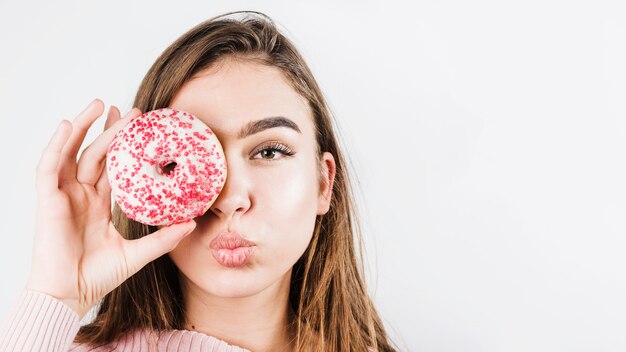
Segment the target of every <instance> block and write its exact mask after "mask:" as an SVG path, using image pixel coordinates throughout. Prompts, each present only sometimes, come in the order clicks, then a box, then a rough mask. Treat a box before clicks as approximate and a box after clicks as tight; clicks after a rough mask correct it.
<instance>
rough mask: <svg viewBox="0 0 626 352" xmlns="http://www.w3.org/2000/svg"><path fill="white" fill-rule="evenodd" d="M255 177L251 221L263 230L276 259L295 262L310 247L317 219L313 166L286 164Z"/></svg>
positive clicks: (315, 184) (252, 191)
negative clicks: (253, 205)
mask: <svg viewBox="0 0 626 352" xmlns="http://www.w3.org/2000/svg"><path fill="white" fill-rule="evenodd" d="M311 164H312V165H313V166H309V165H311ZM256 173H257V174H256V175H255V177H254V178H253V179H254V180H255V182H254V184H253V185H252V188H251V195H252V197H254V200H253V202H254V204H255V209H254V210H253V212H252V214H250V215H251V216H252V217H253V218H254V220H252V221H253V222H254V223H255V224H260V225H261V226H262V228H264V231H263V232H264V233H263V235H265V236H267V238H266V239H267V241H269V242H271V247H272V248H273V249H274V250H276V253H275V254H276V256H277V257H276V259H280V260H285V261H290V260H291V259H293V257H294V256H296V258H295V259H294V261H295V260H297V258H299V255H300V254H301V252H303V251H304V250H305V249H306V246H307V245H308V243H309V240H310V238H311V235H312V232H313V226H314V224H315V218H316V215H317V213H316V212H317V201H318V199H317V191H318V189H317V176H316V175H317V174H316V169H315V167H314V163H312V162H311V163H307V164H306V165H305V164H304V163H295V162H294V163H291V164H289V163H288V162H286V163H284V164H283V165H280V166H278V167H272V168H268V169H265V170H258V171H257V172H256ZM299 252H300V253H299Z"/></svg>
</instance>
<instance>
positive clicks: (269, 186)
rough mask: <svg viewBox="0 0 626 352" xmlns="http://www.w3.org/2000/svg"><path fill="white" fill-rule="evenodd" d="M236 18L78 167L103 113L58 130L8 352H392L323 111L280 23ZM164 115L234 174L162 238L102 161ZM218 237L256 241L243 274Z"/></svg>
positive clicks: (189, 55)
mask: <svg viewBox="0 0 626 352" xmlns="http://www.w3.org/2000/svg"><path fill="white" fill-rule="evenodd" d="M234 14H238V13H229V14H226V15H222V16H218V17H215V18H212V19H210V20H208V21H206V22H204V23H201V24H200V25H198V26H196V27H195V28H192V29H191V30H190V31H188V32H187V33H185V34H184V35H183V36H182V37H180V38H179V39H178V40H176V41H175V42H174V43H173V44H172V45H171V46H170V47H169V48H167V49H166V50H165V52H164V53H163V54H162V55H161V56H160V57H159V58H158V59H157V61H156V62H155V63H154V65H153V66H152V67H151V68H150V70H149V71H148V73H147V75H146V76H145V78H144V80H143V82H142V83H141V86H140V87H139V90H138V92H137V95H136V97H135V101H134V106H135V108H133V109H132V110H131V111H130V112H129V113H128V114H127V115H126V116H125V118H120V113H119V111H118V110H117V108H112V109H111V110H109V114H108V118H107V121H106V123H105V131H104V133H102V134H101V135H100V136H99V137H98V138H97V139H96V140H95V141H94V142H93V143H92V144H91V145H89V147H88V148H86V149H85V150H84V151H83V152H82V154H81V155H80V158H78V161H77V153H78V151H79V148H80V146H81V144H82V142H83V140H84V138H85V135H86V133H87V131H88V129H89V128H90V126H91V125H92V124H93V123H94V121H95V120H96V119H97V118H98V117H100V116H101V115H102V114H103V112H104V103H103V102H102V101H101V100H99V99H96V100H94V102H92V103H91V104H90V105H89V106H88V107H87V108H86V109H85V110H83V111H82V112H81V113H80V114H79V115H78V116H77V117H76V118H75V119H74V121H73V122H71V123H70V122H69V121H65V120H64V121H63V122H61V124H60V125H59V127H58V129H57V131H56V132H55V133H54V135H53V136H52V138H51V139H50V142H49V144H48V146H47V147H46V148H45V150H44V151H43V154H42V156H41V159H40V161H39V164H38V166H37V213H36V234H35V243H34V249H33V260H32V271H31V275H30V277H29V280H28V283H27V285H26V287H25V288H24V290H23V292H22V294H21V296H20V297H19V300H18V302H16V304H15V305H14V307H13V309H12V311H11V313H10V315H9V316H8V319H6V321H5V324H4V325H3V328H2V329H1V330H0V349H1V350H9V351H10V350H33V351H34V350H36V351H48V350H49V351H65V350H68V349H71V350H73V351H91V350H93V349H94V348H96V349H95V350H102V351H105V350H120V351H122V350H132V351H144V350H145V351H148V350H159V351H182V350H185V351H189V350H192V351H244V350H251V351H368V350H370V351H394V350H395V348H396V347H392V342H391V341H390V340H389V338H388V336H387V334H386V332H385V329H384V326H383V323H382V321H381V318H380V317H379V315H378V313H377V311H376V308H375V306H374V304H373V303H372V300H371V299H370V297H369V294H368V291H367V288H366V285H365V282H364V279H363V265H362V262H360V261H359V260H358V258H362V250H361V248H362V239H361V232H360V227H359V222H358V219H357V215H356V212H355V202H354V199H353V195H352V191H351V188H350V184H349V177H348V174H347V170H346V164H345V161H344V157H343V153H342V151H341V150H340V149H339V145H338V143H337V139H336V136H335V132H334V130H333V125H332V116H331V114H330V111H329V109H328V107H327V105H326V103H325V101H324V97H323V95H322V93H321V91H320V89H319V87H318V85H317V83H316V81H315V79H314V77H313V75H312V73H311V71H310V70H309V68H308V66H307V65H306V63H305V61H304V59H303V58H302V57H301V55H300V54H299V53H298V51H297V50H296V48H295V47H294V45H293V44H292V43H291V42H290V41H289V40H288V39H287V38H286V37H285V36H284V35H282V34H281V33H280V32H279V31H278V30H277V28H276V27H275V26H274V23H273V21H272V20H271V19H269V18H268V17H267V16H264V15H263V16H258V15H262V14H260V13H247V16H243V17H242V18H239V19H236V18H235V17H234V16H232V15H234ZM163 107H171V108H176V109H180V110H183V111H186V112H189V113H191V114H193V115H195V116H196V117H198V118H199V119H201V120H202V121H203V122H204V123H206V124H207V126H209V127H210V128H211V129H212V131H213V132H214V133H215V135H216V136H217V138H218V139H219V140H220V142H221V144H222V147H223V150H224V154H225V156H226V159H227V161H228V170H227V171H228V172H227V175H228V176H227V178H226V181H225V182H226V183H225V184H224V187H223V189H222V191H221V193H220V195H219V197H218V198H217V199H216V200H215V202H214V203H213V204H212V206H211V208H210V209H209V210H208V211H207V212H206V213H205V214H204V215H202V216H199V217H197V218H195V219H194V220H193V221H190V222H188V223H183V224H174V225H171V226H166V227H154V226H148V225H144V224H141V223H138V222H135V221H132V220H130V219H129V218H128V217H126V215H125V214H124V213H123V212H122V211H121V210H120V208H119V206H118V205H117V204H115V206H114V208H113V210H112V211H111V188H110V185H109V180H108V179H107V173H106V170H105V166H106V165H105V164H106V162H105V155H106V151H107V148H108V146H109V145H110V143H111V141H112V139H113V137H114V135H115V133H117V131H119V130H120V129H121V128H123V127H124V126H125V125H126V124H127V123H128V122H129V121H130V120H131V119H132V118H134V117H136V116H138V115H140V114H141V112H142V111H144V112H145V111H150V110H154V109H159V108H163ZM222 233H227V234H238V235H240V236H242V237H244V238H246V239H248V240H250V241H253V242H254V244H255V251H254V252H253V254H252V256H251V257H250V258H249V260H248V261H247V262H246V263H245V265H240V266H235V267H233V266H227V265H224V263H220V262H219V261H218V260H216V258H214V257H213V256H212V255H211V252H210V248H209V243H210V242H211V240H213V239H214V238H215V237H216V236H218V235H219V234H222ZM355 239H356V242H357V243H358V245H359V247H358V250H359V254H360V256H359V257H357V254H356V249H355ZM95 305H98V307H97V315H96V316H95V318H94V320H93V321H92V322H91V323H89V324H87V325H84V326H82V327H81V326H80V319H81V318H82V317H83V316H84V315H85V314H86V313H87V312H88V311H89V309H90V308H91V307H93V306H95Z"/></svg>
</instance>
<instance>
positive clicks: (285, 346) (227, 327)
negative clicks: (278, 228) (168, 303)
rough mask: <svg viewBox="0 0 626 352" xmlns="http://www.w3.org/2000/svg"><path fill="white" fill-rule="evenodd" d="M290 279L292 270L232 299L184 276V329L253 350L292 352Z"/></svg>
mask: <svg viewBox="0 0 626 352" xmlns="http://www.w3.org/2000/svg"><path fill="white" fill-rule="evenodd" d="M290 279H291V271H289V272H288V273H287V274H286V275H284V276H283V278H281V279H280V280H278V281H276V282H275V283H273V284H272V285H270V286H269V287H267V288H266V289H264V290H263V291H261V292H258V293H256V294H254V295H252V296H246V297H236V298H232V297H218V296H214V295H211V294H209V293H207V292H206V291H205V290H202V289H201V288H200V287H198V286H197V285H195V284H194V283H192V282H190V281H189V280H186V279H185V278H183V280H184V281H185V284H184V290H183V292H184V296H185V312H187V314H186V321H185V329H186V330H193V331H198V332H201V333H204V334H206V335H210V336H213V337H216V338H218V339H221V340H224V341H226V342H227V343H229V344H231V345H236V346H239V347H243V348H246V349H249V350H251V351H255V352H256V351H260V352H262V351H291V350H293V343H292V342H291V340H292V337H293V336H294V335H293V331H292V330H290V329H289V323H290V321H292V320H291V319H292V318H293V312H292V310H291V308H290V307H289V285H290Z"/></svg>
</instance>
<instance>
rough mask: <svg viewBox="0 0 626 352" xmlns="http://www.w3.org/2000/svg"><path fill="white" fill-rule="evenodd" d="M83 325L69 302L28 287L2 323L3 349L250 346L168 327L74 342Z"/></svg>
mask: <svg viewBox="0 0 626 352" xmlns="http://www.w3.org/2000/svg"><path fill="white" fill-rule="evenodd" d="M79 328H80V320H79V317H78V314H76V312H74V311H73V310H72V309H71V308H70V307H69V306H67V305H66V304H65V303H63V302H61V301H59V300H57V299H56V298H54V297H52V296H50V295H48V294H45V293H41V292H37V291H33V290H27V289H24V290H22V292H21V293H20V295H19V298H18V300H17V301H16V302H15V304H14V305H13V306H12V307H11V309H10V311H9V315H8V317H7V318H6V319H5V320H4V322H3V323H2V325H0V351H3V352H4V351H29V352H30V351H42V352H43V351H64V352H65V351H75V352H82V351H84V352H86V351H93V352H99V351H155V348H154V347H153V348H150V344H149V343H150V342H152V343H153V346H154V344H156V347H157V348H156V351H191V352H194V351H195V352H199V351H206V352H243V351H248V352H249V350H247V349H244V348H241V347H238V346H234V345H229V344H228V343H227V342H226V341H223V340H220V339H218V338H215V337H213V336H209V335H206V334H203V333H199V332H197V331H189V330H168V331H166V332H164V333H162V334H161V335H160V337H159V338H158V339H156V336H154V335H152V336H150V334H149V332H150V331H141V330H137V331H135V332H132V333H127V334H126V335H124V336H122V337H120V338H119V339H117V340H116V341H115V342H113V343H111V344H109V345H106V346H99V347H96V346H89V345H85V344H78V343H76V342H74V338H75V337H76V334H77V333H78V329H79Z"/></svg>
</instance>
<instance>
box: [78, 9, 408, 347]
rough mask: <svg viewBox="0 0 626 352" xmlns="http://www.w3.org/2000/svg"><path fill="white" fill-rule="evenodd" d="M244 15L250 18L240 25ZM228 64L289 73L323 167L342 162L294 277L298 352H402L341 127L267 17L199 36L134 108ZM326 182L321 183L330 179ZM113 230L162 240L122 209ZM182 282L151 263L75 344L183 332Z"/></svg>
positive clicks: (113, 295) (153, 103)
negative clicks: (380, 300) (373, 271)
mask: <svg viewBox="0 0 626 352" xmlns="http://www.w3.org/2000/svg"><path fill="white" fill-rule="evenodd" d="M240 13H243V14H245V16H243V17H242V18H240V19H236V18H234V17H233V16H231V15H233V14H240ZM259 15H260V16H259ZM224 59H230V60H248V61H252V62H255V63H261V64H264V65H268V66H272V67H276V68H279V69H281V71H282V72H283V73H284V75H285V76H286V78H288V81H289V82H290V83H291V85H292V87H293V88H294V89H295V90H296V91H297V92H298V93H299V94H300V95H302V97H304V98H305V99H306V101H307V102H308V104H309V106H310V108H311V111H312V114H313V116H312V118H313V119H314V125H315V128H316V139H317V154H318V156H317V157H318V161H321V159H320V157H321V155H322V154H323V152H330V153H332V155H333V156H334V158H335V163H336V171H335V180H334V185H333V190H332V192H333V195H332V200H331V204H330V209H329V211H328V212H327V213H326V214H324V215H318V216H317V218H316V223H315V228H314V233H313V237H312V239H311V242H310V243H309V246H308V247H307V249H306V251H305V252H304V254H303V255H302V256H301V257H300V258H299V259H298V261H297V262H296V263H295V264H294V266H293V270H292V275H291V286H290V292H289V304H290V306H291V308H292V309H293V312H295V317H294V319H293V321H291V322H290V324H291V328H293V331H295V336H294V338H295V345H296V350H297V351H367V348H368V347H371V348H373V349H374V350H377V351H395V349H394V348H393V347H392V342H391V340H390V339H389V337H388V336H387V333H386V331H385V328H384V326H383V323H382V321H381V318H380V317H379V315H378V312H377V311H376V308H375V306H374V303H373V302H372V300H371V299H370V296H369V294H368V292H367V288H366V284H365V280H364V276H363V275H364V274H363V271H364V270H363V261H362V260H363V259H362V258H363V239H362V234H361V225H360V223H359V221H358V214H357V212H356V202H355V198H354V196H353V191H352V189H351V187H350V180H349V178H348V173H347V171H346V162H345V159H344V156H343V154H342V152H341V150H340V148H339V146H338V143H337V138H336V137H335V132H334V129H333V123H332V122H333V120H332V118H333V117H332V115H331V112H330V109H329V108H328V106H327V104H326V102H325V99H324V97H323V95H322V93H321V90H320V88H319V87H318V84H317V82H316V80H315V79H314V77H313V74H312V73H311V71H310V69H309V68H308V66H307V64H306V63H305V61H304V59H303V58H302V56H301V55H300V53H299V52H298V51H297V50H296V48H295V46H294V45H293V44H292V42H291V41H290V40H289V39H287V38H286V37H285V36H284V35H282V34H281V33H280V31H279V30H278V29H277V27H276V25H275V23H274V21H273V20H271V19H270V18H269V17H267V16H266V15H264V14H263V13H260V12H254V11H236V12H230V13H226V14H224V15H221V16H217V17H214V18H211V19H209V20H207V21H205V22H203V23H200V24H199V25H197V26H195V27H194V28H192V29H190V30H189V31H188V32H187V33H185V34H183V35H182V36H181V37H180V38H178V39H177V40H176V41H175V42H174V43H172V44H171V45H170V46H169V47H168V48H167V49H166V50H165V51H164V52H163V53H162V54H161V56H159V58H158V59H157V60H156V62H155V63H154V64H153V65H152V67H151V68H150V70H149V71H148V73H147V74H146V76H145V77H144V79H143V81H142V82H141V85H140V87H139V89H138V91H137V95H136V96H135V101H134V105H133V106H135V107H137V108H139V109H141V111H144V112H145V111H150V110H154V109H159V108H163V107H167V106H168V104H169V103H170V101H171V100H172V99H173V97H174V96H175V94H176V93H177V91H178V90H179V89H180V88H181V86H182V85H183V84H184V83H185V82H186V81H187V80H188V79H189V78H190V77H192V76H193V75H194V74H195V73H196V72H198V71H200V70H203V69H205V68H208V67H210V66H212V65H216V64H218V63H219V62H221V60H224ZM318 165H319V163H318ZM319 169H320V168H319V167H318V172H319ZM319 176H320V181H321V180H322V179H321V177H322V175H321V174H320V175H319ZM112 221H113V223H114V225H115V227H116V228H117V230H118V231H119V232H120V233H121V234H122V236H124V237H125V238H127V239H137V238H140V237H143V236H146V235H148V234H150V233H153V232H155V231H156V230H157V227H153V226H148V225H144V224H141V223H138V222H135V221H133V220H130V219H128V218H127V217H126V215H125V214H124V213H123V212H122V211H121V210H120V208H119V206H118V205H117V204H115V206H114V208H113V213H112ZM355 237H356V240H357V243H358V252H359V257H358V258H360V259H358V258H357V255H356V249H355V246H354V241H355ZM179 275H180V273H179V271H178V269H177V267H176V266H175V265H174V263H173V262H172V260H171V259H170V258H169V256H167V255H163V256H161V257H159V258H157V259H156V260H154V261H152V262H150V263H149V264H147V265H146V266H144V267H143V268H142V269H141V270H140V271H139V272H137V273H136V274H134V275H133V276H131V277H130V278H128V279H127V280H126V281H124V282H123V283H122V284H121V285H120V286H119V287H117V288H115V289H114V290H113V291H111V292H110V293H108V294H107V295H106V296H105V297H104V298H103V299H102V301H101V302H100V303H99V306H98V308H97V314H96V316H95V318H94V320H93V321H92V322H91V323H89V324H87V325H84V326H82V327H81V328H80V330H79V332H78V335H77V337H76V339H75V341H76V342H78V343H91V344H97V345H102V344H107V343H110V342H113V341H114V340H115V339H116V338H118V337H120V335H122V334H124V333H126V332H129V331H132V330H134V329H149V330H154V331H162V330H167V329H178V330H184V328H183V324H184V322H185V319H184V318H185V312H184V302H183V294H182V290H181V282H180V281H179ZM394 346H395V345H394ZM395 348H397V347H395Z"/></svg>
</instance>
